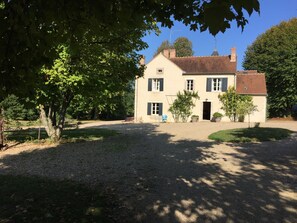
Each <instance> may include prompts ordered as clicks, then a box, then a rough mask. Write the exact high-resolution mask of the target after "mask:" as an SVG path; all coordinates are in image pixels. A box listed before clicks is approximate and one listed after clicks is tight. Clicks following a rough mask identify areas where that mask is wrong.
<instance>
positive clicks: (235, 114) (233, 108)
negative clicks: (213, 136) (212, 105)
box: [218, 87, 256, 122]
mask: <svg viewBox="0 0 297 223" xmlns="http://www.w3.org/2000/svg"><path fill="white" fill-rule="evenodd" d="M218 97H219V100H220V102H221V103H222V104H223V106H222V109H223V110H224V112H225V115H226V116H228V117H229V119H230V120H231V121H234V122H236V120H237V119H239V120H242V121H243V120H244V116H246V115H250V114H252V113H253V112H254V111H255V110H256V106H254V104H253V98H252V97H251V96H250V95H240V94H237V93H236V90H235V88H234V87H229V88H228V90H227V92H225V93H224V94H222V95H219V96H218Z"/></svg>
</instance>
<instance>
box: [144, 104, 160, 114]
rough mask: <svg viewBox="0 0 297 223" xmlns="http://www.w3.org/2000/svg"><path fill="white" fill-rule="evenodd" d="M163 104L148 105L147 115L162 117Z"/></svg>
mask: <svg viewBox="0 0 297 223" xmlns="http://www.w3.org/2000/svg"><path fill="white" fill-rule="evenodd" d="M162 108H163V104H162V103H157V102H150V103H148V104H147V114H148V115H162Z"/></svg>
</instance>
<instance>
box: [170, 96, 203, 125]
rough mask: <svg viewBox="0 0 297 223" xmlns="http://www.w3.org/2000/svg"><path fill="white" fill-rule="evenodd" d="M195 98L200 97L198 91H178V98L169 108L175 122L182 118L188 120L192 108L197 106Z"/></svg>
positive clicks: (184, 120)
mask: <svg viewBox="0 0 297 223" xmlns="http://www.w3.org/2000/svg"><path fill="white" fill-rule="evenodd" d="M193 99H199V96H198V92H190V91H184V92H183V93H181V92H178V93H177V98H176V99H175V100H174V102H173V104H172V105H171V106H170V108H169V111H170V112H171V113H172V115H173V118H174V120H175V122H179V121H180V120H181V121H183V122H186V121H187V120H188V118H189V117H190V115H191V114H192V108H193V107H194V106H195V103H194V102H193Z"/></svg>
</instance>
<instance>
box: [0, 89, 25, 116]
mask: <svg viewBox="0 0 297 223" xmlns="http://www.w3.org/2000/svg"><path fill="white" fill-rule="evenodd" d="M0 110H2V114H3V116H4V118H5V119H6V120H20V119H24V118H25V115H26V109H25V108H24V105H23V104H21V103H20V101H19V98H18V97H17V96H15V95H13V94H12V95H8V96H7V97H6V98H5V99H4V100H3V101H1V102H0Z"/></svg>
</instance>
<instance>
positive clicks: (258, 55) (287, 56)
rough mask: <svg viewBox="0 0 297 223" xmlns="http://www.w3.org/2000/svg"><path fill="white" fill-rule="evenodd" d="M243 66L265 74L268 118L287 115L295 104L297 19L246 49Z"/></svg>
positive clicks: (284, 24)
mask: <svg viewBox="0 0 297 223" xmlns="http://www.w3.org/2000/svg"><path fill="white" fill-rule="evenodd" d="M243 67H244V68H245V69H256V70H258V71H260V72H265V76H266V83H267V90H268V104H269V115H270V117H283V116H288V115H290V114H291V108H292V106H293V105H294V104H297V94H296V92H297V18H293V19H291V20H289V21H288V22H282V23H280V24H279V25H277V26H274V27H272V28H271V29H269V30H267V31H266V32H265V33H264V34H262V35H260V36H259V37H258V38H257V39H256V40H255V41H254V43H253V44H252V45H251V46H249V47H248V48H247V50H246V53H245V58H244V62H243Z"/></svg>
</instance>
